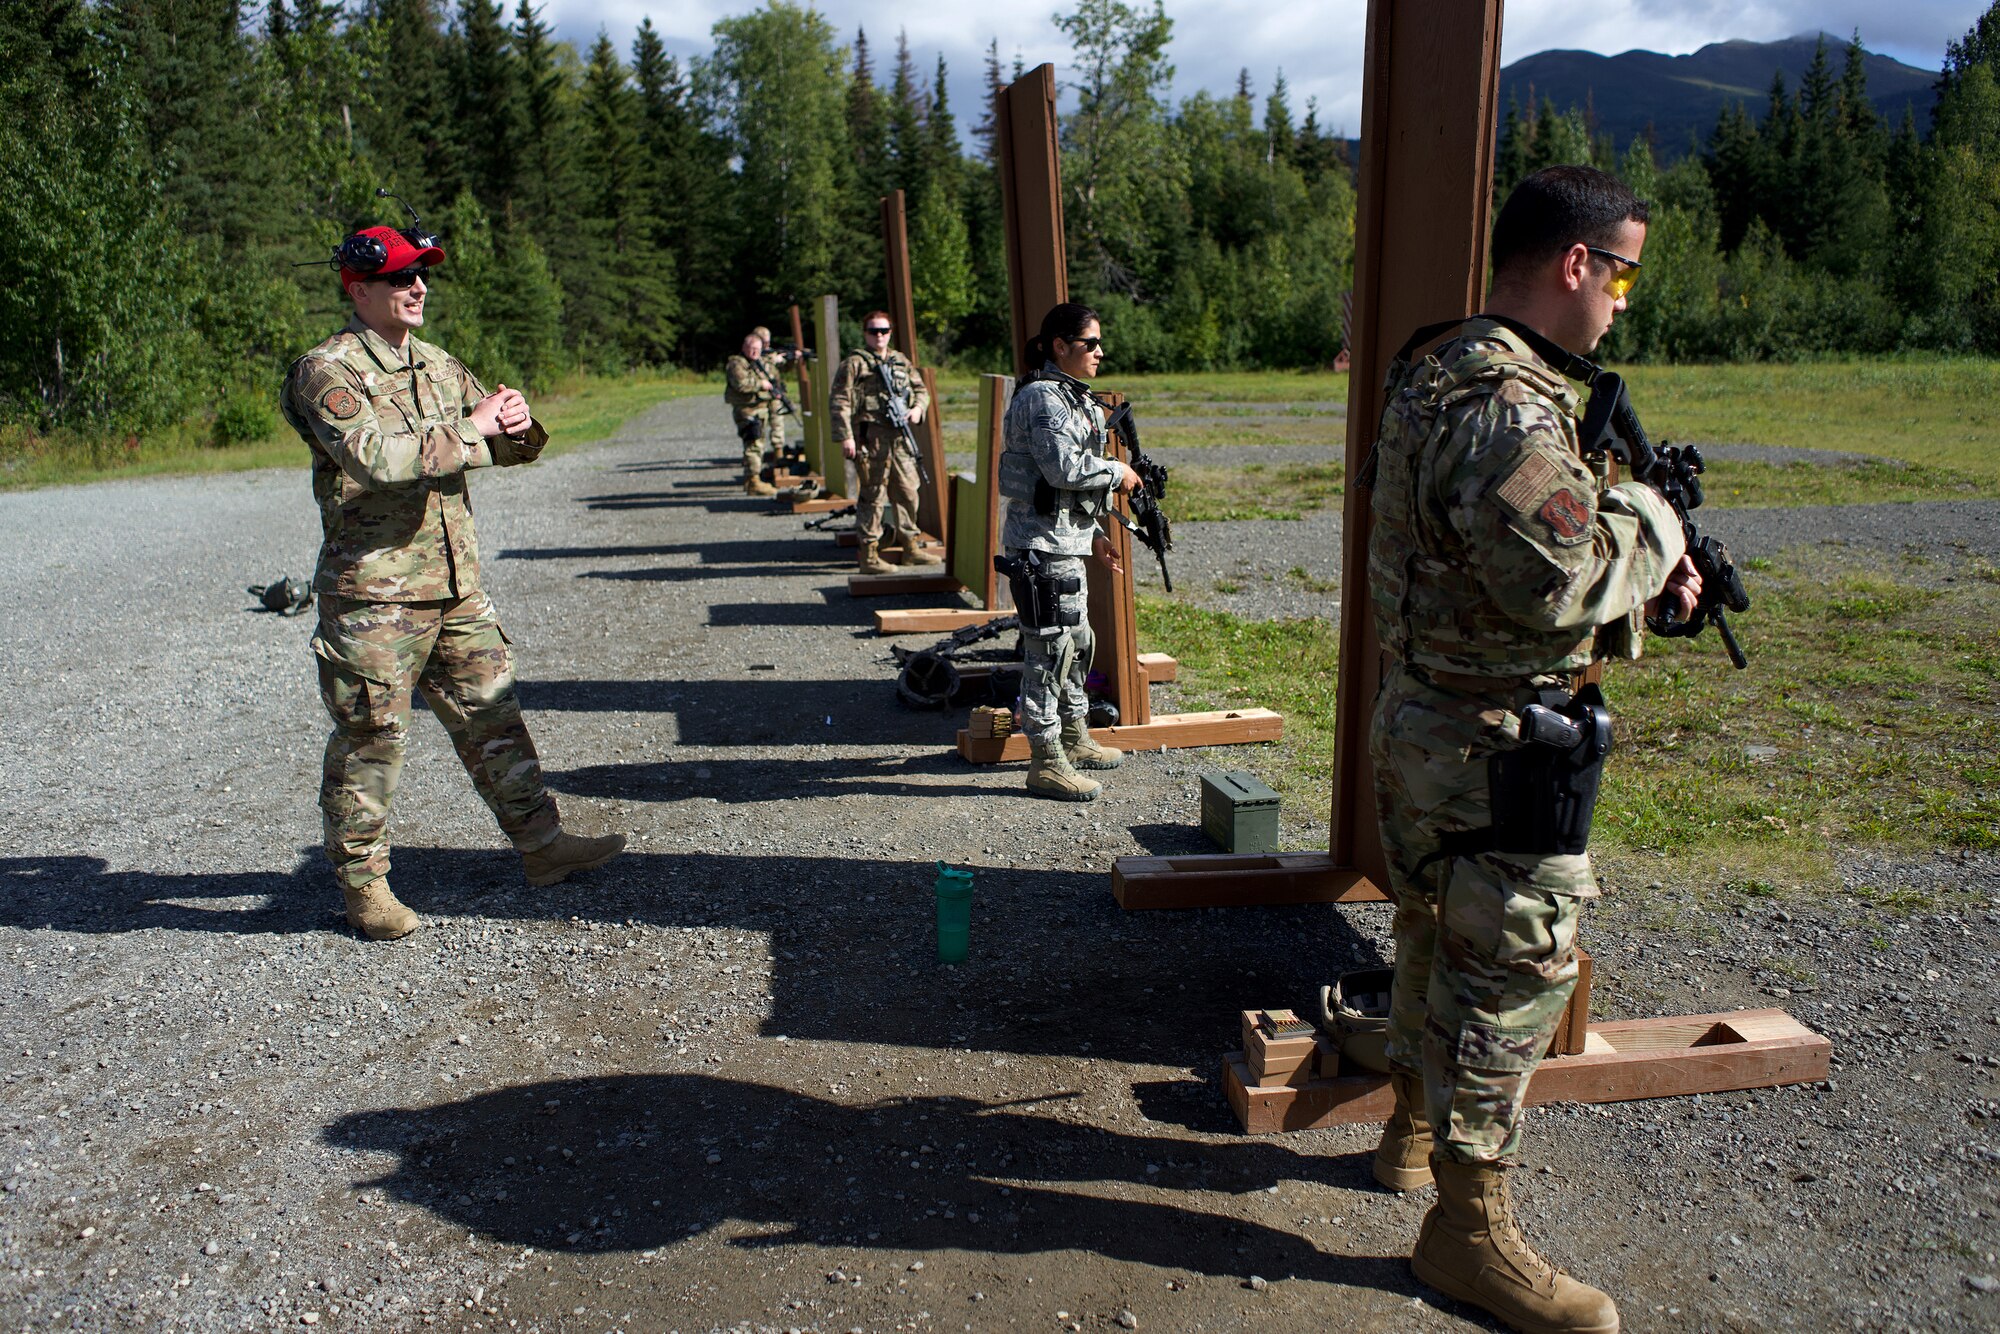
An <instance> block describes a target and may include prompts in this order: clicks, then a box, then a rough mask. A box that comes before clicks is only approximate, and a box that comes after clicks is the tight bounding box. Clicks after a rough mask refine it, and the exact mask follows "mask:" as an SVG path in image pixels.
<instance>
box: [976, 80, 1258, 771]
mask: <svg viewBox="0 0 2000 1334" xmlns="http://www.w3.org/2000/svg"><path fill="white" fill-rule="evenodd" d="M993 120H994V124H995V125H997V126H998V127H999V137H1000V202H1001V215H1002V219H1003V221H1004V222H1005V225H1006V233H1007V288H1008V297H1009V302H1010V305H1011V307H1012V311H1013V332H1014V366H1015V371H1016V373H1017V376H1018V375H1025V374H1027V373H1028V372H1029V371H1031V370H1039V369H1041V368H1040V367H1039V366H1029V365H1028V364H1027V344H1028V339H1029V338H1030V337H1031V336H1032V335H1033V333H1034V332H1035V330H1037V329H1038V328H1040V326H1041V322H1042V317H1043V316H1044V315H1046V314H1047V313H1048V311H1049V309H1050V308H1051V307H1053V306H1056V305H1059V304H1061V303H1062V302H1064V301H1067V300H1069V266H1068V258H1067V250H1066V248H1065V245H1064V240H1063V214H1062V165H1061V164H1062V159H1061V156H1060V154H1059V152H1058V149H1057V142H1056V79H1055V68H1054V66H1051V65H1040V66H1037V67H1036V68H1034V69H1032V70H1030V71H1029V72H1028V73H1026V74H1024V75H1022V76H1021V77H1020V78H1019V79H1016V80H1015V81H1014V82H1013V83H1012V84H1010V85H1009V86H1008V87H1006V88H1004V89H1002V90H1001V91H1000V92H999V93H998V94H997V95H996V96H995V98H994V108H993ZM1099 397H1100V398H1101V399H1104V400H1105V401H1106V402H1107V404H1109V405H1112V406H1115V405H1116V404H1117V403H1119V402H1122V401H1123V400H1122V398H1120V397H1119V396H1118V395H1111V394H1106V395H1099ZM986 404H987V399H986V397H985V396H984V395H982V399H981V424H980V430H981V437H982V438H981V441H980V448H981V451H982V455H985V456H986V457H989V458H990V459H991V464H992V466H991V471H990V472H987V473H986V474H985V475H986V477H987V480H988V485H989V491H988V494H987V500H988V504H989V506H991V507H992V508H991V509H990V510H989V513H991V514H992V515H993V518H992V520H991V522H992V530H991V532H990V534H989V541H991V542H992V544H993V546H992V549H993V550H995V551H997V550H998V549H999V546H998V537H999V533H998V526H999V518H998V486H997V478H998V458H999V451H1000V439H999V432H998V425H999V424H998V420H997V419H998V416H999V415H1000V414H1001V413H1004V410H1005V404H1004V402H999V403H996V404H995V409H996V410H995V412H994V413H993V414H992V415H991V416H990V417H989V415H988V413H987V411H986ZM1107 448H1108V450H1109V452H1110V454H1111V455H1112V457H1115V458H1122V456H1123V452H1124V451H1123V445H1122V444H1121V443H1120V442H1119V440H1118V438H1117V437H1116V436H1113V437H1112V438H1111V440H1110V441H1109V443H1108V446H1107ZM988 451H990V454H989V453H988ZM1116 503H1118V504H1120V505H1122V504H1123V503H1124V502H1123V501H1122V500H1121V501H1118V502H1116ZM1110 539H1111V545H1112V549H1113V551H1115V552H1116V553H1117V555H1118V563H1119V565H1120V567H1121V568H1120V569H1119V570H1118V571H1117V572H1115V573H1114V572H1113V571H1110V570H1107V569H1105V568H1104V567H1103V565H1101V564H1100V563H1098V562H1097V561H1094V560H1090V561H1085V562H1084V568H1085V570H1086V571H1087V577H1088V579H1089V585H1090V625H1091V629H1092V630H1093V631H1094V632H1095V633H1096V636H1097V658H1096V662H1095V664H1094V667H1095V669H1096V670H1097V671H1099V672H1102V673H1103V675H1104V677H1105V681H1106V685H1105V690H1104V695H1105V697H1106V698H1107V699H1109V700H1110V702H1111V703H1112V704H1114V705H1116V706H1117V709H1118V725H1117V726H1115V727H1097V728H1092V729H1091V735H1092V736H1094V737H1096V738H1097V739H1098V740H1099V741H1101V742H1103V743H1104V744H1106V745H1111V746H1118V747H1120V748H1122V749H1144V750H1157V749H1159V748H1161V747H1165V746H1176V747H1179V746H1217V745H1228V744H1232V743H1236V742H1246V741H1276V740H1277V739H1278V738H1279V736H1280V735H1281V734H1282V733H1283V729H1284V719H1283V718H1281V717H1280V716H1279V715H1278V714H1276V713H1273V712H1272V711H1271V710H1269V709H1230V710H1223V711H1219V712H1214V713H1197V714H1167V715H1161V716H1158V717H1156V716H1154V713H1153V703H1152V699H1151V698H1150V693H1149V686H1150V685H1151V683H1152V682H1153V681H1154V680H1165V679H1171V674H1172V673H1173V671H1174V670H1175V667H1176V666H1177V664H1174V662H1173V660H1172V659H1171V658H1167V657H1165V655H1143V654H1141V653H1140V652H1139V629H1138V622H1137V616H1136V613H1135V610H1134V593H1133V587H1132V561H1133V551H1134V546H1133V543H1132V539H1131V535H1130V534H1129V533H1128V532H1126V530H1125V529H1124V528H1123V527H1122V526H1113V527H1112V528H1111V530H1110ZM987 560H988V562H989V564H990V562H991V555H990V554H989V555H988V556H987ZM987 605H988V606H991V605H992V603H991V602H990V601H989V602H988V604H987ZM1156 672H1157V673H1158V674H1157V675H1155V673H1156ZM958 753H959V754H960V755H962V756H964V757H965V758H966V759H968V760H971V761H973V762H974V763H982V764H984V763H992V762H994V761H998V760H1025V759H1027V758H1028V739H1027V737H1025V736H1023V735H1021V734H1020V733H1019V732H1015V733H1013V734H1011V735H1009V736H1006V737H975V736H973V735H972V734H971V732H970V731H964V730H961V731H960V732H959V734H958Z"/></svg>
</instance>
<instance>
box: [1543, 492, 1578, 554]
mask: <svg viewBox="0 0 2000 1334" xmlns="http://www.w3.org/2000/svg"><path fill="white" fill-rule="evenodd" d="M1535 516H1536V517H1537V518H1539V519H1540V520H1541V521H1542V522H1543V523H1545V524H1547V525H1548V526H1549V531H1550V532H1552V533H1554V534H1555V535H1556V540H1557V541H1559V542H1580V541H1582V540H1583V538H1584V536H1585V535H1586V534H1587V533H1589V532H1590V506H1589V505H1588V504H1587V503H1586V502H1585V501H1584V499H1583V497H1581V496H1579V495H1577V493H1576V492H1574V491H1572V490H1570V489H1569V488H1568V487H1564V488H1563V489H1562V490H1560V491H1558V492H1556V493H1555V494H1554V495H1552V496H1550V497H1549V498H1548V499H1547V500H1545V501H1543V502H1542V507H1541V509H1539V510H1537V511H1536V512H1535Z"/></svg>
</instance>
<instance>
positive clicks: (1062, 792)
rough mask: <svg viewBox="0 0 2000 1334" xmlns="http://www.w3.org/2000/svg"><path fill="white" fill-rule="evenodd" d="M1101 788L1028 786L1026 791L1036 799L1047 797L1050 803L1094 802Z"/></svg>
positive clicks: (1032, 784) (1031, 784)
mask: <svg viewBox="0 0 2000 1334" xmlns="http://www.w3.org/2000/svg"><path fill="white" fill-rule="evenodd" d="M1103 790H1104V789H1103V788H1101V787H1093V788H1084V789H1078V788H1073V787H1041V786H1037V785H1036V784H1034V783H1030V784H1028V791H1029V792H1031V793H1032V794H1034V795H1035V796H1037V797H1047V798H1048V799H1049V800H1050V801H1096V800H1097V794H1098V793H1100V792H1102V791H1103Z"/></svg>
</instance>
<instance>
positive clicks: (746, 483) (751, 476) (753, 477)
mask: <svg viewBox="0 0 2000 1334" xmlns="http://www.w3.org/2000/svg"><path fill="white" fill-rule="evenodd" d="M743 494H744V495H746V496H775V495H777V494H778V488H777V487H775V486H772V485H771V484H770V483H769V482H767V481H765V480H764V479H763V478H762V477H759V476H758V475H757V474H756V473H754V472H752V473H745V474H744V475H743Z"/></svg>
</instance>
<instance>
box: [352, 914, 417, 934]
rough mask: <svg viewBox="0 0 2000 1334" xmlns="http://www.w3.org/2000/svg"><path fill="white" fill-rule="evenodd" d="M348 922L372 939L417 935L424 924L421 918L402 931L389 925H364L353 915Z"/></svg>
mask: <svg viewBox="0 0 2000 1334" xmlns="http://www.w3.org/2000/svg"><path fill="white" fill-rule="evenodd" d="M347 924H348V925H349V926H351V927H353V928H354V929H355V930H356V931H359V932H360V933H361V934H362V935H364V936H366V937H368V939H370V940H401V939H402V938H403V937H405V936H413V935H415V934H416V933H417V930H418V928H420V927H422V926H423V921H422V920H421V919H419V920H418V921H417V922H416V923H415V925H412V926H406V927H404V928H403V929H402V930H400V931H396V930H392V929H390V928H387V927H370V926H364V925H363V924H362V923H360V922H357V921H355V920H354V919H353V918H352V917H350V918H348V919H347Z"/></svg>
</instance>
